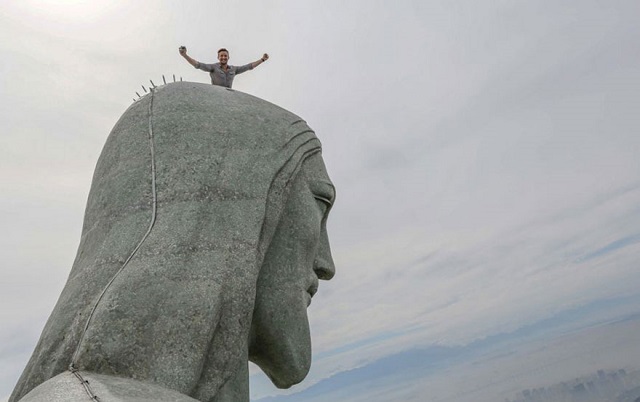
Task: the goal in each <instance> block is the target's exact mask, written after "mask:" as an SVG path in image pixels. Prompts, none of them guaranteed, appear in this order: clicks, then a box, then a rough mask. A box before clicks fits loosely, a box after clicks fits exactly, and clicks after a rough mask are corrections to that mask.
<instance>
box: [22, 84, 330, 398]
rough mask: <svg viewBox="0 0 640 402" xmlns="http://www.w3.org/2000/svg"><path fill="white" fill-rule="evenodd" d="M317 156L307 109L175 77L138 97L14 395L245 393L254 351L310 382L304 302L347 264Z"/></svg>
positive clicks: (291, 379)
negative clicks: (334, 251) (331, 229)
mask: <svg viewBox="0 0 640 402" xmlns="http://www.w3.org/2000/svg"><path fill="white" fill-rule="evenodd" d="M320 151H321V148H320V142H319V141H318V139H317V138H316V136H315V134H314V132H313V131H312V130H311V129H310V128H309V127H308V126H307V125H306V123H305V122H304V121H303V120H301V119H300V118H299V117H297V116H295V115H293V114H292V113H290V112H288V111H286V110H284V109H281V108H279V107H277V106H275V105H273V104H271V103H268V102H266V101H263V100H261V99H258V98H255V97H252V96H250V95H247V94H243V93H241V92H237V91H233V90H229V89H226V88H222V87H216V86H211V85H205V84H196V83H188V82H178V83H172V84H168V85H165V86H162V87H158V88H156V89H154V91H153V92H152V93H151V94H149V95H146V96H145V97H144V98H142V99H141V100H139V101H137V102H136V103H134V104H133V105H132V106H131V107H130V108H129V109H128V110H127V111H126V112H125V113H124V115H123V116H122V117H121V118H120V120H119V121H118V122H117V124H116V125H115V127H114V129H113V131H112V132H111V134H110V135H109V138H108V140H107V142H106V144H105V147H104V149H103V151H102V154H101V156H100V159H99V160H98V163H97V166H96V170H95V174H94V177H93V182H92V186H91V191H90V194H89V199H88V201H87V207H86V211H85V219H84V225H83V229H82V237H81V240H80V245H79V249H78V254H77V256H76V259H75V261H74V264H73V268H72V270H71V273H70V275H69V278H68V280H67V283H66V285H65V287H64V290H63V291H62V294H61V296H60V299H59V300H58V302H57V304H56V306H55V308H54V310H53V312H52V314H51V317H50V318H49V320H48V322H47V324H46V326H45V328H44V330H43V333H42V336H41V338H40V340H39V342H38V344H37V346H36V349H35V351H34V353H33V356H32V357H31V360H30V361H29V363H28V365H27V367H26V368H25V370H24V372H23V374H22V377H21V378H20V380H19V381H18V384H17V385H16V388H15V390H14V391H13V394H12V395H11V398H10V399H9V402H17V401H19V400H23V401H28V402H35V401H49V402H53V401H58V400H60V401H69V400H75V399H71V398H72V397H71V395H75V393H80V394H81V395H84V397H85V399H82V400H89V399H87V398H88V397H91V398H94V400H100V401H102V402H109V401H133V400H135V401H164V400H166V401H184V402H186V401H207V402H231V401H233V402H239V401H248V400H249V386H248V366H247V365H248V361H249V360H250V361H253V362H255V363H256V364H257V365H258V366H259V367H260V368H261V369H262V370H263V371H264V372H265V373H266V374H267V375H268V376H269V378H270V379H271V380H272V381H273V383H274V384H275V385H276V386H278V387H281V388H286V387H290V386H291V385H293V384H296V383H298V382H300V381H302V379H304V377H305V376H306V374H307V372H308V370H309V367H310V364H311V342H310V336H309V324H308V319H307V312H306V309H307V306H308V305H309V303H310V302H311V298H312V297H313V295H314V293H315V292H316V291H317V288H318V280H319V279H324V280H328V279H331V277H332V276H333V275H334V273H335V268H334V266H333V261H332V258H331V252H330V249H329V241H328V237H327V232H326V218H327V214H328V212H329V210H330V208H331V205H332V204H333V201H334V198H335V190H334V187H333V185H332V184H331V181H330V180H329V178H328V175H327V173H326V170H325V167H324V164H323V161H322V157H321V153H320ZM36 387H37V388H36ZM34 388H35V389H34ZM27 394H28V395H27ZM54 394H55V395H62V396H59V398H60V399H55V397H54ZM25 395H26V396H25ZM178 396H179V397H178ZM163 398H164V399H163ZM78 400H81V399H78Z"/></svg>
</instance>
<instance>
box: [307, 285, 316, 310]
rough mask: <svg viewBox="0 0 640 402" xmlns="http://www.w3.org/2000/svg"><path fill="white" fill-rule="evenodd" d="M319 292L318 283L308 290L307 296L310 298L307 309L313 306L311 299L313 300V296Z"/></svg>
mask: <svg viewBox="0 0 640 402" xmlns="http://www.w3.org/2000/svg"><path fill="white" fill-rule="evenodd" d="M317 291H318V284H317V283H314V284H313V285H311V286H309V288H308V289H307V292H306V295H307V296H308V298H307V307H309V306H310V305H311V299H312V298H313V296H314V295H315V294H316V292H317Z"/></svg>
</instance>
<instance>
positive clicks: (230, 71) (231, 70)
mask: <svg viewBox="0 0 640 402" xmlns="http://www.w3.org/2000/svg"><path fill="white" fill-rule="evenodd" d="M227 67H228V68H227V71H225V70H223V69H222V67H220V63H214V64H205V63H200V62H198V63H196V65H195V68H197V69H198V70H202V71H207V72H208V73H209V75H210V76H211V83H212V84H213V85H220V86H222V87H227V88H231V85H233V78H234V77H235V76H236V75H238V74H242V73H244V72H245V71H248V70H252V69H253V67H251V63H249V64H245V65H244V66H232V65H229V64H228V65H227Z"/></svg>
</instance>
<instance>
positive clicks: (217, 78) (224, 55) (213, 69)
mask: <svg viewBox="0 0 640 402" xmlns="http://www.w3.org/2000/svg"><path fill="white" fill-rule="evenodd" d="M178 51H179V52H180V55H181V56H182V57H184V58H185V60H187V61H188V62H189V64H191V65H192V66H194V67H195V68H197V69H199V70H202V71H207V72H208V73H209V75H210V76H211V84H213V85H219V86H222V87H227V88H231V86H232V85H233V79H234V78H235V76H236V75H238V74H242V73H244V72H245V71H247V70H253V69H254V68H256V67H258V66H259V65H260V64H262V63H264V62H265V61H267V60H268V59H269V55H268V54H266V53H265V54H263V55H262V57H261V58H260V59H258V60H256V61H254V62H253V63H249V64H245V65H244V66H238V67H236V66H230V65H229V64H228V61H229V51H228V50H227V49H225V48H222V49H220V50H218V63H213V64H205V63H200V62H199V61H197V60H195V59H193V58H191V57H190V56H189V55H187V48H186V47H184V46H180V48H178Z"/></svg>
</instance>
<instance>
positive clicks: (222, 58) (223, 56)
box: [218, 48, 229, 66]
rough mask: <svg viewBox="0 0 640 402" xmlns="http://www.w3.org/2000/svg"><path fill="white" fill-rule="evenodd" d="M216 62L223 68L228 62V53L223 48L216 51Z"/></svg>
mask: <svg viewBox="0 0 640 402" xmlns="http://www.w3.org/2000/svg"><path fill="white" fill-rule="evenodd" d="M218 61H219V62H220V64H222V65H223V66H224V65H225V64H227V61H229V51H228V50H227V49H225V48H222V49H220V50H218Z"/></svg>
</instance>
